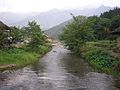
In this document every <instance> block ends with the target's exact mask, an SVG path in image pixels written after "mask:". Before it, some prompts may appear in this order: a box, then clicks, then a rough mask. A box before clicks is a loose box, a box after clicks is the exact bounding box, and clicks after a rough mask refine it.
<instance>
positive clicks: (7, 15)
mask: <svg viewBox="0 0 120 90" xmlns="http://www.w3.org/2000/svg"><path fill="white" fill-rule="evenodd" d="M36 14H37V13H34V14H32V13H27V14H26V13H11V12H3V13H0V20H1V21H3V22H4V23H6V24H7V25H15V23H16V22H19V21H21V20H24V19H25V18H27V17H30V16H33V15H36Z"/></svg>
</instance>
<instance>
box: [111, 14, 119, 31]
mask: <svg viewBox="0 0 120 90" xmlns="http://www.w3.org/2000/svg"><path fill="white" fill-rule="evenodd" d="M118 27H120V15H117V16H115V17H113V18H112V22H111V29H112V30H115V29H117V28H118Z"/></svg>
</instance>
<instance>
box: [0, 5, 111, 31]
mask: <svg viewBox="0 0 120 90" xmlns="http://www.w3.org/2000/svg"><path fill="white" fill-rule="evenodd" d="M110 9H112V7H108V6H104V5H101V6H100V7H98V8H90V9H89V8H85V9H83V8H78V9H72V10H57V9H53V10H50V11H48V12H43V13H37V14H35V13H30V14H26V15H25V14H14V13H12V14H11V13H6V14H1V13H0V20H1V21H3V22H5V23H6V24H8V25H17V26H19V25H20V26H26V25H27V23H28V21H32V20H35V21H37V22H38V23H39V24H40V25H41V28H42V29H43V30H47V29H48V28H51V27H54V26H56V25H59V24H60V23H63V22H65V21H68V20H69V19H71V18H72V17H71V15H70V13H73V14H74V15H75V16H77V15H84V16H91V15H100V14H101V13H103V12H105V11H108V10H110Z"/></svg>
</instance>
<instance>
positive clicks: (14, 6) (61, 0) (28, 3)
mask: <svg viewBox="0 0 120 90" xmlns="http://www.w3.org/2000/svg"><path fill="white" fill-rule="evenodd" d="M109 2H112V3H109ZM116 2H119V0H0V10H2V11H10V12H43V11H47V10H50V9H53V8H57V9H68V8H77V7H84V6H88V5H95V4H96V5H97V4H106V5H112V6H114V4H117V5H118V3H116ZM108 3H109V4H108ZM119 6H120V4H119Z"/></svg>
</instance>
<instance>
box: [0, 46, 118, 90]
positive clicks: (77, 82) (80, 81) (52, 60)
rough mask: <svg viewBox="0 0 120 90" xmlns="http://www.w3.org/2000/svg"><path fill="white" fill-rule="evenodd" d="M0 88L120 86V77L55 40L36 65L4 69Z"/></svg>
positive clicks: (112, 89)
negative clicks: (92, 64) (95, 67)
mask: <svg viewBox="0 0 120 90" xmlns="http://www.w3.org/2000/svg"><path fill="white" fill-rule="evenodd" d="M0 90H120V81H119V80H117V79H115V78H113V77H112V76H110V75H106V74H104V73H98V72H95V71H93V69H92V68H91V67H90V66H89V65H88V64H87V63H85V62H84V61H83V60H82V59H81V58H80V57H79V56H75V55H73V54H71V53H70V51H69V50H67V49H65V48H64V47H63V46H61V45H60V44H56V45H55V46H54V47H53V49H52V50H51V51H50V52H49V53H47V54H46V55H45V56H44V57H43V58H41V59H40V60H39V61H37V62H36V63H34V64H33V65H31V66H28V67H25V68H22V69H19V70H11V71H4V72H2V73H1V74H0Z"/></svg>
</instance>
